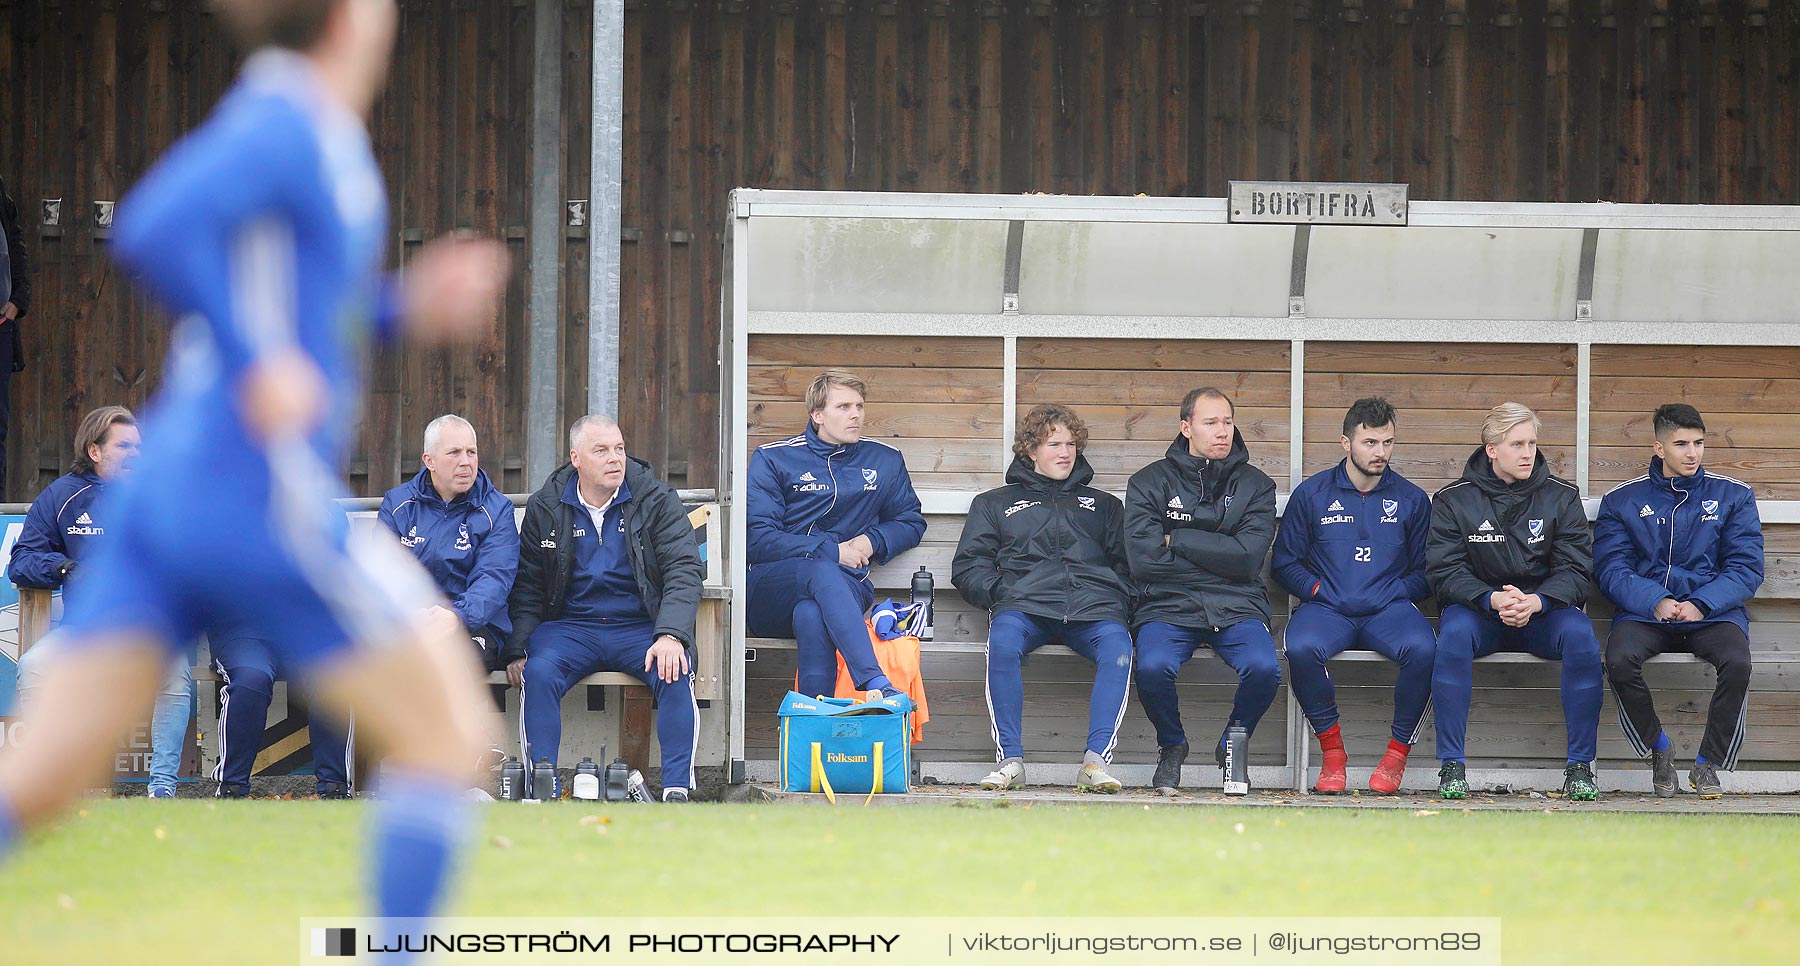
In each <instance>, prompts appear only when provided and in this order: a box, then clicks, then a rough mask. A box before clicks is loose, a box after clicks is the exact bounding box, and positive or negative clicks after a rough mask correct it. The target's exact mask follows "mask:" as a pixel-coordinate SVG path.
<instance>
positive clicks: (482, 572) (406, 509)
mask: <svg viewBox="0 0 1800 966" xmlns="http://www.w3.org/2000/svg"><path fill="white" fill-rule="evenodd" d="M421 459H422V461H423V462H424V464H425V465H424V468H423V469H421V470H419V472H418V474H417V475H416V476H414V477H413V478H412V479H411V480H408V481H407V482H405V483H402V484H400V485H399V486H396V487H394V488H393V489H391V490H389V491H387V495H386V496H385V497H383V498H382V500H381V511H380V512H379V513H378V514H376V518H377V519H379V520H380V521H381V525H382V526H384V527H387V528H388V529H389V530H391V531H393V532H394V535H395V536H397V537H399V538H400V543H401V544H402V545H403V546H405V547H406V548H407V549H408V550H411V551H412V554H413V556H415V557H417V558H419V562H420V563H422V564H424V565H425V569H426V570H427V571H429V572H430V573H431V579H432V581H433V582H435V583H436V584H437V587H438V590H440V591H443V593H444V596H445V597H447V598H449V603H450V606H449V607H447V608H446V607H433V608H432V611H434V614H433V615H432V616H433V618H434V619H436V620H439V621H442V622H444V623H446V624H449V623H450V622H452V621H454V622H455V625H454V629H455V630H457V631H460V632H461V633H462V634H464V635H467V636H468V637H469V638H470V639H471V640H472V641H474V643H475V648H476V651H477V652H478V653H479V654H480V655H481V661H482V664H483V665H484V666H485V667H486V668H487V669H488V670H490V671H498V670H500V669H501V668H503V667H504V666H505V665H504V664H502V663H501V660H500V654H501V651H502V650H503V649H504V648H505V646H506V635H507V634H509V633H511V631H512V620H511V619H510V618H509V617H508V616H507V613H506V598H507V595H508V594H511V593H512V585H513V578H514V576H516V575H517V574H518V572H519V528H518V527H517V526H516V525H515V524H514V522H513V506H512V501H511V500H509V499H507V498H506V494H504V493H501V492H500V489H499V488H498V487H496V486H494V484H493V483H492V482H491V481H490V480H489V479H488V475H487V473H485V472H483V471H482V469H481V455H480V453H479V452H478V451H477V449H476V445H475V427H474V426H472V425H470V424H469V421H468V420H466V419H464V418H462V417H461V416H457V415H444V416H439V417H438V418H436V419H434V420H432V421H431V423H430V425H428V426H426V427H425V452H424V454H423V456H422V457H421Z"/></svg>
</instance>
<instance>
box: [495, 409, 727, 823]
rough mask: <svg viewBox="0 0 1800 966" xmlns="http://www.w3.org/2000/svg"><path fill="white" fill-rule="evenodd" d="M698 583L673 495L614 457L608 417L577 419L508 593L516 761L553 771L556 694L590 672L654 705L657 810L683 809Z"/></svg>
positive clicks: (617, 446) (693, 730) (530, 511)
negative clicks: (640, 689)
mask: <svg viewBox="0 0 1800 966" xmlns="http://www.w3.org/2000/svg"><path fill="white" fill-rule="evenodd" d="M704 574H705V570H704V568H703V567H702V565H701V563H700V550H699V547H698V545H697V544H696V543H695V540H694V528H693V525H692V524H691V523H689V522H688V516H687V510H686V508H684V507H683V506H682V505H681V497H680V496H679V495H677V494H676V492H675V489H674V487H671V486H670V485H669V484H667V483H665V482H663V481H662V480H659V479H657V478H656V474H655V473H654V471H652V470H651V468H650V464H648V463H645V462H643V461H642V460H636V459H632V458H631V457H629V456H626V455H625V437H624V436H623V435H622V434H621V433H620V431H619V424H618V423H616V422H614V421H613V420H612V419H611V418H609V417H606V416H583V417H582V418H580V419H578V420H576V421H575V425H574V426H572V427H571V428H570V429H569V462H568V463H567V464H565V465H564V466H562V467H561V468H559V469H557V470H556V472H554V473H551V474H550V478H549V479H548V480H545V481H544V485H543V486H542V487H541V488H539V490H538V491H537V492H536V493H534V494H532V496H531V500H530V502H528V503H527V504H526V505H525V527H524V540H523V550H522V552H521V553H520V555H519V579H518V581H517V582H516V583H515V584H514V585H513V592H512V601H511V608H512V624H513V635H512V637H511V639H510V640H509V641H508V642H507V649H506V658H507V661H508V664H507V668H506V673H507V677H508V679H509V680H510V681H511V682H512V683H513V684H514V685H516V686H518V687H519V688H520V690H521V691H522V692H523V693H524V698H523V700H522V701H521V702H520V705H521V709H520V712H519V727H520V732H521V735H520V743H521V745H522V746H523V747H522V749H521V751H522V752H523V754H524V755H525V757H526V758H528V759H531V760H532V761H544V760H548V761H549V762H550V763H551V764H552V765H555V764H556V761H557V758H558V752H559V750H560V746H561V744H562V715H561V708H562V699H563V695H565V694H567V693H568V692H569V689H570V688H572V687H574V686H575V682H577V681H580V680H581V679H582V678H584V677H586V676H588V675H589V674H593V673H594V672H596V671H622V672H624V673H626V674H630V675H632V676H633V677H635V678H637V679H638V680H640V681H642V682H644V683H645V684H646V685H648V686H649V687H650V692H651V694H652V695H654V696H655V699H656V738H657V742H658V743H659V744H660V745H661V746H662V786H663V801H666V802H685V801H687V799H688V790H689V789H691V788H693V787H694V744H695V741H696V738H697V736H698V734H699V731H698V728H697V727H696V724H697V721H698V719H699V716H700V706H699V705H698V704H697V703H696V702H695V700H694V687H693V668H694V662H693V653H692V648H693V646H694V625H695V622H696V619H697V618H698V615H699V612H700V586H701V583H702V581H703V579H704ZM532 793H533V794H534V795H535V796H537V797H539V798H553V797H555V795H556V792H555V790H554V789H552V790H549V791H546V790H543V789H533V792H532Z"/></svg>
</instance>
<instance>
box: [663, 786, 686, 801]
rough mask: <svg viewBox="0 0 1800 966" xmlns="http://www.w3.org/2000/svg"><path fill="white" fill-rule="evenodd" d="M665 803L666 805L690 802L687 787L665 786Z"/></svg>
mask: <svg viewBox="0 0 1800 966" xmlns="http://www.w3.org/2000/svg"><path fill="white" fill-rule="evenodd" d="M663 803H664V804H666V805H686V804H688V796H687V789H685V788H665V789H663Z"/></svg>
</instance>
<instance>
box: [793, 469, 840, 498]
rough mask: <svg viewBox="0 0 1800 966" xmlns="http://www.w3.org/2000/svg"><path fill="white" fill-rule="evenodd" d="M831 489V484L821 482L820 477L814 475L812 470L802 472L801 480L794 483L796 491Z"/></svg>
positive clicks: (811, 491)
mask: <svg viewBox="0 0 1800 966" xmlns="http://www.w3.org/2000/svg"><path fill="white" fill-rule="evenodd" d="M829 489H831V484H829V483H820V482H819V478H818V477H816V476H814V475H812V471H811V470H807V471H806V472H805V473H802V474H800V482H798V483H795V484H794V492H795V493H822V492H824V491H826V490H829Z"/></svg>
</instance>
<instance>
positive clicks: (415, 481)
mask: <svg viewBox="0 0 1800 966" xmlns="http://www.w3.org/2000/svg"><path fill="white" fill-rule="evenodd" d="M412 486H413V493H414V499H416V500H418V501H419V502H420V503H435V504H438V505H439V506H449V505H451V504H456V503H469V504H473V505H476V506H480V505H482V504H485V503H486V502H487V498H488V494H490V493H492V492H493V490H494V482H493V481H492V480H490V479H488V475H487V470H476V471H475V485H474V486H471V487H469V492H467V493H464V494H463V495H462V496H459V497H457V498H456V499H454V500H450V501H448V502H446V501H445V500H444V498H443V497H442V496H439V495H438V491H437V487H435V486H433V485H432V483H431V471H430V470H428V469H425V468H424V467H420V468H419V472H418V473H415V474H414V475H413V478H412Z"/></svg>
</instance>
